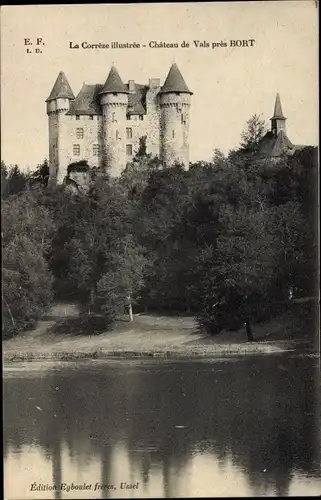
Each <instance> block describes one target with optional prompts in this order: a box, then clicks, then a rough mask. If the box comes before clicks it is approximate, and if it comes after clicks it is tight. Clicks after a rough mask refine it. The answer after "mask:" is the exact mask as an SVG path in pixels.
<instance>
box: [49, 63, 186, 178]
mask: <svg viewBox="0 0 321 500" xmlns="http://www.w3.org/2000/svg"><path fill="white" fill-rule="evenodd" d="M191 96H192V92H191V91H190V90H189V88H188V87H187V84H186V83H185V80H184V78H183V76H182V74H181V72H180V70H179V68H178V66H177V64H176V63H173V64H172V66H171V68H170V70H169V73H168V75H167V77H166V79H165V82H164V84H163V85H161V84H160V79H159V78H150V79H149V82H148V84H140V83H136V82H135V81H134V80H129V81H128V83H126V84H125V83H123V81H122V79H121V77H120V75H119V73H118V71H117V69H116V67H115V66H114V65H113V66H112V67H111V69H110V72H109V74H108V77H107V79H106V82H105V83H104V84H100V83H97V84H94V85H89V84H86V83H84V84H83V86H82V88H81V89H80V91H79V93H78V94H77V96H76V97H75V95H74V93H73V91H72V89H71V87H70V85H69V83H68V80H67V78H66V76H65V74H64V73H63V72H62V71H61V72H60V73H59V75H58V77H57V80H56V82H55V84H54V86H53V88H52V91H51V93H50V95H49V97H48V99H47V100H46V103H47V114H48V120H49V171H50V174H49V175H50V177H49V181H50V182H54V183H59V184H60V183H62V182H64V180H65V179H66V177H68V176H69V173H70V171H71V167H72V165H75V164H81V163H83V164H84V165H86V164H87V165H89V167H97V168H105V167H107V168H108V171H109V173H110V174H111V175H112V176H119V175H120V173H121V172H122V171H123V170H124V169H125V167H126V164H127V163H128V162H130V161H131V160H132V159H133V157H134V155H135V154H136V153H137V152H138V151H139V148H140V147H141V146H142V145H143V146H144V151H145V152H146V153H151V154H153V155H156V156H158V157H159V159H160V163H161V164H162V165H164V166H165V165H166V166H170V165H172V164H174V163H176V162H178V163H181V164H183V165H184V166H185V167H186V168H188V165H189V111H190V105H191ZM83 170H84V172H82V169H78V170H77V168H76V171H77V172H76V174H77V175H78V176H79V175H80V176H82V175H87V173H86V172H85V170H86V169H83ZM78 181H79V182H80V183H81V182H82V179H78Z"/></svg>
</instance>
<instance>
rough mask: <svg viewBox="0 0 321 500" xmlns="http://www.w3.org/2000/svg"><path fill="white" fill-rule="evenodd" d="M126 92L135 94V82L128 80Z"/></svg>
mask: <svg viewBox="0 0 321 500" xmlns="http://www.w3.org/2000/svg"><path fill="white" fill-rule="evenodd" d="M128 90H129V92H135V90H136V89H135V80H128Z"/></svg>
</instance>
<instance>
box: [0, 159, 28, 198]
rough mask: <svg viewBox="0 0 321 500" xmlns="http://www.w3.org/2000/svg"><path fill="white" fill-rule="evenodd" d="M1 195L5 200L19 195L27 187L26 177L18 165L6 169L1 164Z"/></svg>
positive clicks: (2, 163)
mask: <svg viewBox="0 0 321 500" xmlns="http://www.w3.org/2000/svg"><path fill="white" fill-rule="evenodd" d="M1 184H2V187H1V195H2V198H3V199H5V198H7V197H8V196H11V195H13V194H17V193H21V192H22V191H24V190H25V189H26V188H27V186H28V175H27V174H25V173H24V172H22V171H21V170H20V168H19V167H18V165H15V166H11V167H9V168H8V167H7V166H6V165H5V163H4V162H1Z"/></svg>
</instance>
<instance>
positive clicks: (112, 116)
mask: <svg viewBox="0 0 321 500" xmlns="http://www.w3.org/2000/svg"><path fill="white" fill-rule="evenodd" d="M111 121H112V122H113V123H115V122H117V120H116V113H115V111H114V112H113V113H112V115H111Z"/></svg>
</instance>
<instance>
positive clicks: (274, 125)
mask: <svg viewBox="0 0 321 500" xmlns="http://www.w3.org/2000/svg"><path fill="white" fill-rule="evenodd" d="M285 121H286V118H285V116H284V115H283V111H282V106H281V99H280V95H279V94H276V99H275V106H274V113H273V116H272V118H271V131H272V133H273V134H274V136H275V137H277V135H278V134H279V132H280V131H281V130H282V131H283V132H284V133H285Z"/></svg>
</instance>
